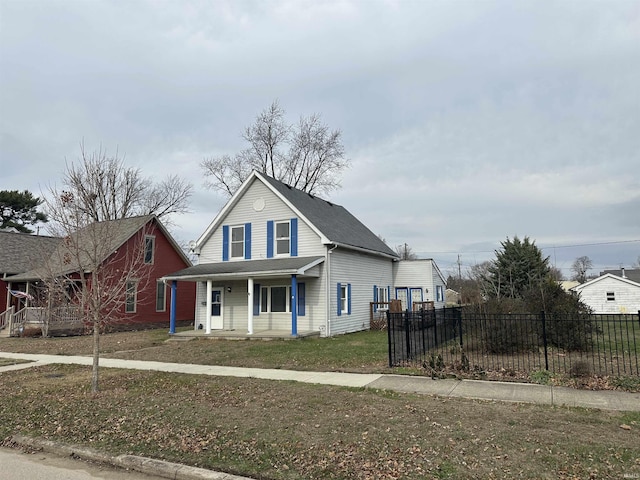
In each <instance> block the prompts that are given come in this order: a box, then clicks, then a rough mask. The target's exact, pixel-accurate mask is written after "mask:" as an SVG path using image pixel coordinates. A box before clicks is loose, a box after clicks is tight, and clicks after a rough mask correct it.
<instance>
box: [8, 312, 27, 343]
mask: <svg viewBox="0 0 640 480" xmlns="http://www.w3.org/2000/svg"><path fill="white" fill-rule="evenodd" d="M27 312H28V307H24V308H22V309H20V310H18V311H17V312H16V313H14V314H12V315H11V319H10V320H9V324H10V327H9V335H11V336H12V337H13V336H15V335H18V334H19V333H20V328H21V327H24V324H25V322H26V320H27Z"/></svg>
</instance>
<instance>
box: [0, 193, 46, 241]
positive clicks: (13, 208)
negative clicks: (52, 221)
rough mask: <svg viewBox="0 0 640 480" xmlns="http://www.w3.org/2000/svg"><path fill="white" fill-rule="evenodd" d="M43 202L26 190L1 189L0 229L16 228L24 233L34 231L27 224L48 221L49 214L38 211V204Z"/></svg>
mask: <svg viewBox="0 0 640 480" xmlns="http://www.w3.org/2000/svg"><path fill="white" fill-rule="evenodd" d="M41 203H42V200H40V199H39V198H38V197H34V196H33V195H32V194H31V192H29V191H28V190H25V191H23V192H20V191H18V190H1V191H0V219H1V220H2V223H0V229H3V228H15V229H16V230H18V231H19V232H22V233H33V230H31V229H30V228H29V227H27V225H35V224H36V223H38V222H43V223H44V222H46V221H47V216H46V215H45V214H44V213H42V212H38V206H39V205H40V204H41Z"/></svg>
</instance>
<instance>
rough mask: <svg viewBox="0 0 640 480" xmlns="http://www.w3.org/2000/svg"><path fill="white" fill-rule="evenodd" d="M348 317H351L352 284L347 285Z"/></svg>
mask: <svg viewBox="0 0 640 480" xmlns="http://www.w3.org/2000/svg"><path fill="white" fill-rule="evenodd" d="M347 315H351V284H350V283H347Z"/></svg>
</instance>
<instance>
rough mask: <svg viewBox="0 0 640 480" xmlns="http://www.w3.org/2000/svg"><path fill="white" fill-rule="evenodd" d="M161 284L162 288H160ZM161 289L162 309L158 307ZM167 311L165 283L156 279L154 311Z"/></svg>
mask: <svg viewBox="0 0 640 480" xmlns="http://www.w3.org/2000/svg"><path fill="white" fill-rule="evenodd" d="M160 286H162V289H161V288H160ZM161 291H162V309H161V310H160V309H158V301H159V300H160V297H159V295H158V294H159V293H160V292H161ZM166 311H167V284H166V283H164V282H163V281H162V280H156V312H166Z"/></svg>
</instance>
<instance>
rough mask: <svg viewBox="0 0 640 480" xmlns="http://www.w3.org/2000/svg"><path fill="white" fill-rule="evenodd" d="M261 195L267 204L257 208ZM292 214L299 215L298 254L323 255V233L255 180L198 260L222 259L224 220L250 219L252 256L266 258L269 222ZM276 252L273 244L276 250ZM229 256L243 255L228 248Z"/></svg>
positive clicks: (240, 221)
mask: <svg viewBox="0 0 640 480" xmlns="http://www.w3.org/2000/svg"><path fill="white" fill-rule="evenodd" d="M258 199H263V200H264V208H263V209H262V210H261V211H255V210H254V208H253V204H254V202H255V201H256V200H258ZM291 218H298V256H299V257H311V256H320V255H324V254H325V246H324V245H322V243H320V237H319V236H318V234H317V233H316V232H314V231H313V230H312V229H311V227H309V226H308V225H307V224H306V222H305V221H304V219H302V218H300V217H298V214H297V213H295V212H294V211H293V210H291V209H290V208H289V207H288V206H287V205H286V204H285V203H284V202H283V201H282V200H281V199H280V198H279V197H277V196H276V195H275V194H274V193H273V192H271V190H269V189H268V188H267V187H266V186H265V185H264V184H262V182H260V181H254V182H253V184H252V185H251V186H250V187H249V189H248V190H247V191H246V193H245V195H243V196H242V197H241V198H239V199H238V202H237V203H236V204H235V205H234V207H233V208H232V209H231V210H230V211H229V213H228V214H227V216H226V217H225V218H224V219H223V220H222V222H221V223H220V224H219V225H218V227H217V228H216V230H215V231H214V232H213V234H212V235H211V236H210V237H209V239H208V240H207V242H206V243H205V244H204V245H203V246H202V249H201V252H200V258H199V263H211V262H220V261H222V225H223V224H224V225H244V224H245V223H251V259H252V260H257V259H261V258H267V222H268V221H270V220H271V221H275V222H279V221H283V220H285V219H291ZM274 227H275V225H274ZM229 236H230V237H231V232H229ZM274 236H275V231H274ZM230 248H231V246H230ZM275 252H276V249H275V248H274V254H275ZM229 260H232V261H240V260H244V259H243V258H242V259H240V258H232V257H231V250H229Z"/></svg>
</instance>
